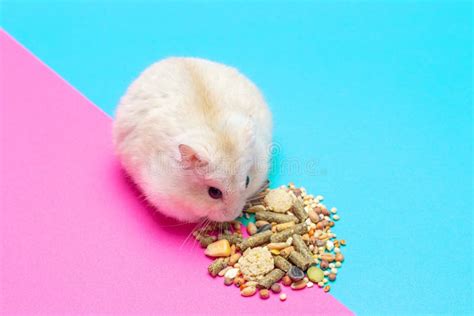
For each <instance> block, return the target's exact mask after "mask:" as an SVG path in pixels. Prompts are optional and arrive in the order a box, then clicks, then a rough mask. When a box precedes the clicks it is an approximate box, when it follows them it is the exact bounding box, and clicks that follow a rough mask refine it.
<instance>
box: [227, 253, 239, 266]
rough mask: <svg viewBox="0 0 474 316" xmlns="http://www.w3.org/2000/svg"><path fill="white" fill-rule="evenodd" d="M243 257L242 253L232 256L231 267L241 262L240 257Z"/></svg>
mask: <svg viewBox="0 0 474 316" xmlns="http://www.w3.org/2000/svg"><path fill="white" fill-rule="evenodd" d="M241 256H242V255H241V254H240V253H235V254H233V255H232V256H230V259H229V265H230V266H233V265H234V264H236V263H237V261H239V259H240V257H241Z"/></svg>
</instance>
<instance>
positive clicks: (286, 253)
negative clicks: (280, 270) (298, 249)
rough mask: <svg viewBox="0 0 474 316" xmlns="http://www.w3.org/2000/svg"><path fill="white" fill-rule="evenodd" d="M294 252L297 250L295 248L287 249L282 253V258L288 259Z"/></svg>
mask: <svg viewBox="0 0 474 316" xmlns="http://www.w3.org/2000/svg"><path fill="white" fill-rule="evenodd" d="M293 250H295V248H294V247H293V246H290V247H286V248H284V249H282V250H281V251H280V256H282V257H283V258H288V256H289V255H290V253H291V252H292V251H293Z"/></svg>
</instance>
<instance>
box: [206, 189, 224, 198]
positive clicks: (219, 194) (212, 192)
mask: <svg viewBox="0 0 474 316" xmlns="http://www.w3.org/2000/svg"><path fill="white" fill-rule="evenodd" d="M208 193H209V196H210V197H211V198H213V199H215V200H217V199H220V198H222V191H221V190H219V189H218V188H215V187H209V190H208Z"/></svg>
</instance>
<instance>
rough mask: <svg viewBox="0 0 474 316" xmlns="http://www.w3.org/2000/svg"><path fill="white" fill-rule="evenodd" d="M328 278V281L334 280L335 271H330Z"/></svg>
mask: <svg viewBox="0 0 474 316" xmlns="http://www.w3.org/2000/svg"><path fill="white" fill-rule="evenodd" d="M328 279H329V281H335V280H336V274H335V273H330V274H329V275H328Z"/></svg>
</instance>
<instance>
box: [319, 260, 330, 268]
mask: <svg viewBox="0 0 474 316" xmlns="http://www.w3.org/2000/svg"><path fill="white" fill-rule="evenodd" d="M319 267H320V268H321V269H322V270H326V269H327V268H329V263H328V262H327V261H326V260H322V261H321V263H320V264H319Z"/></svg>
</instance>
